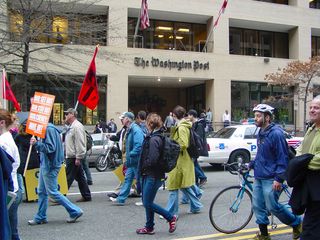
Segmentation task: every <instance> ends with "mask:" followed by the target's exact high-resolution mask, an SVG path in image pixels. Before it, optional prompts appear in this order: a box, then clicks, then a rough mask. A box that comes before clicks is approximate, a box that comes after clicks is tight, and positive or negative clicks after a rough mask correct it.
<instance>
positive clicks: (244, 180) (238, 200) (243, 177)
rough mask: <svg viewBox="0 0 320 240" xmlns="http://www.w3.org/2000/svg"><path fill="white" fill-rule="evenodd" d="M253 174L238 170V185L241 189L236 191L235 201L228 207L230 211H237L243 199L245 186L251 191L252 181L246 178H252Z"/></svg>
mask: <svg viewBox="0 0 320 240" xmlns="http://www.w3.org/2000/svg"><path fill="white" fill-rule="evenodd" d="M252 177H253V176H251V175H250V174H249V172H246V173H244V174H243V175H242V174H241V173H240V172H239V178H240V180H241V181H240V186H241V189H240V191H239V192H238V194H237V196H236V199H235V201H234V202H233V204H232V205H231V207H230V211H232V212H237V211H238V209H239V206H240V203H241V201H242V199H243V194H244V191H245V189H246V188H247V189H248V190H249V192H250V193H252V191H253V187H252V183H251V182H250V181H249V180H248V178H252Z"/></svg>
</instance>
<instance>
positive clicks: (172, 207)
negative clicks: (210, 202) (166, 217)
mask: <svg viewBox="0 0 320 240" xmlns="http://www.w3.org/2000/svg"><path fill="white" fill-rule="evenodd" d="M180 190H181V191H182V192H183V193H184V194H185V195H186V197H187V198H188V200H189V201H190V212H192V213H196V212H199V211H200V209H201V208H202V207H203V205H202V203H201V202H200V201H199V198H197V196H196V194H195V193H194V191H193V190H192V187H188V188H181V189H180ZM167 209H168V211H169V212H170V213H171V214H172V215H177V216H178V213H179V190H178V189H177V190H171V191H169V201H168V204H167Z"/></svg>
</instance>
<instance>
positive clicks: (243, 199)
mask: <svg viewBox="0 0 320 240" xmlns="http://www.w3.org/2000/svg"><path fill="white" fill-rule="evenodd" d="M252 215H253V210H252V195H251V193H250V192H249V191H248V190H247V189H245V188H242V187H240V186H231V187H228V188H225V189H223V190H222V191H221V192H219V193H218V194H217V196H216V197H215V198H214V199H213V200H212V202H211V205H210V212H209V217H210V221H211V224H212V226H213V227H214V228H215V229H217V230H218V231H219V232H222V233H235V232H238V231H240V230H241V229H243V228H244V227H245V226H247V224H248V223H249V222H250V220H251V218H252Z"/></svg>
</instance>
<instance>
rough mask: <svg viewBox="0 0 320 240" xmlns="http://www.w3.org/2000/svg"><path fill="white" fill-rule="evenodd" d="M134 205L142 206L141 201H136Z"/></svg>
mask: <svg viewBox="0 0 320 240" xmlns="http://www.w3.org/2000/svg"><path fill="white" fill-rule="evenodd" d="M135 205H136V206H143V203H142V202H136V203H135Z"/></svg>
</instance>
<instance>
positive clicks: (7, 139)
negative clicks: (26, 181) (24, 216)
mask: <svg viewBox="0 0 320 240" xmlns="http://www.w3.org/2000/svg"><path fill="white" fill-rule="evenodd" d="M15 120H16V119H15V117H14V116H13V115H12V114H10V113H9V112H8V111H7V110H5V109H0V147H1V148H2V149H3V150H5V151H6V152H7V153H8V154H9V155H10V156H11V157H12V158H13V160H14V162H13V163H12V168H13V169H12V173H11V178H12V181H13V187H14V192H15V194H16V199H15V201H14V203H13V204H12V205H11V206H10V208H9V220H10V226H11V239H12V240H19V239H20V238H19V233H18V207H19V204H20V203H21V201H22V191H21V188H22V186H21V184H22V176H21V175H20V174H18V173H17V169H18V168H19V166H20V156H19V150H18V147H17V145H16V143H15V142H14V139H13V137H12V135H11V133H10V132H9V129H10V127H11V126H12V125H13V123H14V122H15ZM19 182H20V185H19Z"/></svg>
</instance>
